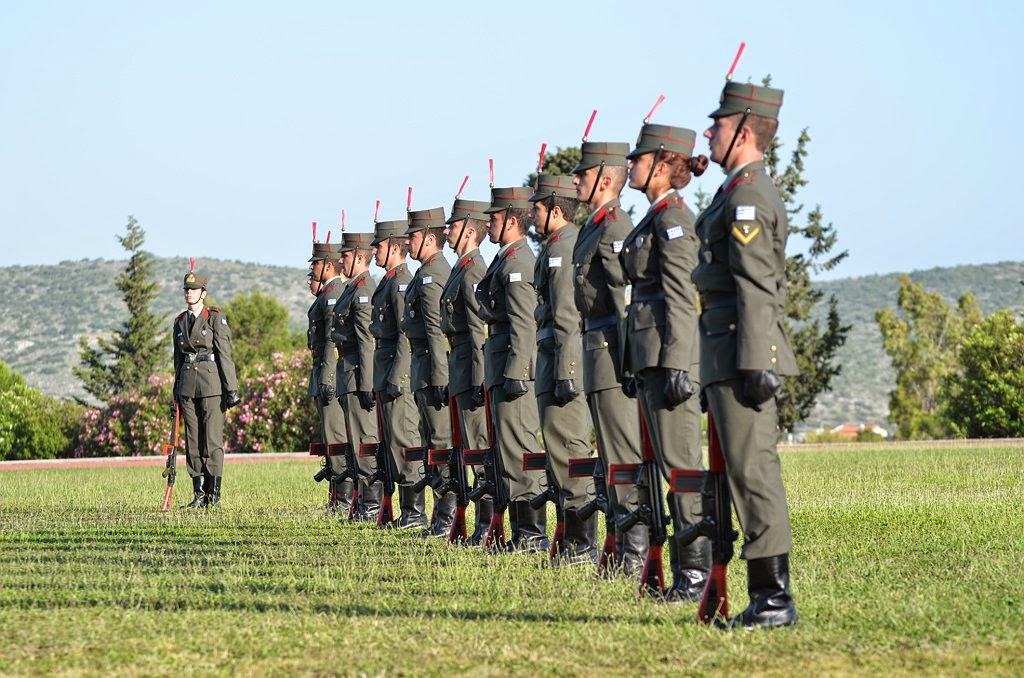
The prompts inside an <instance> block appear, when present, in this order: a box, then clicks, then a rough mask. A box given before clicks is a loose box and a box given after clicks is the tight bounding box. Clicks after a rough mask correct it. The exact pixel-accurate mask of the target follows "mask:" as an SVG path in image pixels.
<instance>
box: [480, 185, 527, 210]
mask: <svg viewBox="0 0 1024 678" xmlns="http://www.w3.org/2000/svg"><path fill="white" fill-rule="evenodd" d="M532 192H533V191H532V190H531V189H530V187H529V186H509V187H508V188H492V189H491V205H490V207H488V208H487V209H485V210H484V214H493V213H494V212H504V211H505V210H507V209H508V208H510V207H513V208H516V209H523V210H528V209H530V194H531V193H532Z"/></svg>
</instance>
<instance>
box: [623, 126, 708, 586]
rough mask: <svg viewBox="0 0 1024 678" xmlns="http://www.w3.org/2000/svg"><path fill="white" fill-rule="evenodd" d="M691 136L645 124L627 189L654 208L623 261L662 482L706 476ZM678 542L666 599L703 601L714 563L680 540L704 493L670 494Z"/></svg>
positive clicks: (634, 358)
mask: <svg viewBox="0 0 1024 678" xmlns="http://www.w3.org/2000/svg"><path fill="white" fill-rule="evenodd" d="M696 136H697V135H696V133H695V132H694V131H693V130H688V129H683V128H680V127H670V126H668V125H653V124H650V123H645V124H644V126H643V129H642V130H641V131H640V137H639V139H637V142H636V148H634V149H633V152H632V153H630V154H629V156H628V158H629V161H630V162H629V187H630V188H632V189H635V190H637V191H640V192H642V193H643V194H644V195H645V196H646V197H647V200H648V202H650V204H651V206H650V208H649V209H648V210H647V214H645V215H644V218H643V219H641V220H640V223H639V224H637V225H636V228H634V229H633V231H632V232H631V233H630V234H629V235H628V236H626V241H625V243H623V246H622V252H621V253H620V258H621V260H622V265H623V267H624V268H625V270H626V275H627V277H628V278H629V281H630V282H631V283H632V285H633V290H632V295H631V300H630V305H629V309H628V313H629V315H628V318H627V321H626V332H625V336H626V344H627V346H626V352H625V358H626V364H625V367H626V370H627V371H629V373H630V374H633V375H635V376H636V380H637V395H638V397H639V398H640V401H641V402H642V403H643V408H642V409H643V416H644V419H645V421H646V424H647V430H648V431H649V433H650V438H651V447H652V448H653V450H654V456H655V458H656V460H657V462H658V464H660V465H661V467H662V472H663V473H664V477H665V478H670V477H671V474H672V470H673V469H681V470H683V469H685V470H696V471H699V470H700V468H701V448H700V442H701V440H700V434H701V430H700V404H699V398H696V397H694V396H695V395H696V394H697V392H698V390H699V389H700V383H699V376H698V370H699V363H700V347H699V343H698V335H697V291H696V289H694V287H693V283H692V282H691V281H690V273H691V272H692V271H693V268H694V266H696V264H697V247H698V243H697V234H696V232H695V231H694V228H693V224H694V221H695V218H694V215H693V212H692V211H690V209H689V208H688V207H687V206H686V204H685V203H684V202H683V197H682V196H681V195H680V194H679V189H681V188H683V187H684V186H686V185H687V184H688V183H690V179H691V177H692V175H693V174H697V175H698V176H699V175H700V174H703V172H704V170H705V169H706V168H707V164H708V159H707V158H706V157H704V156H698V157H696V158H694V157H693V145H694V140H695V139H696ZM668 505H669V512H670V514H671V516H672V525H673V530H674V535H673V538H672V539H670V540H669V543H668V546H669V560H670V563H671V570H672V586H671V587H670V588H669V589H668V591H666V592H665V594H666V595H665V599H666V600H668V601H673V602H684V601H690V602H693V601H697V600H699V599H700V597H701V595H702V594H703V592H704V584H705V583H706V582H707V575H708V571H709V569H710V567H711V550H710V544H709V542H708V540H707V539H706V538H704V537H700V538H698V539H697V540H696V541H694V542H693V543H691V544H688V545H687V546H681V545H680V544H679V543H678V542H677V541H676V539H675V535H678V534H679V533H680V532H681V531H682V530H683V529H684V528H685V527H687V526H688V525H692V524H694V523H696V522H699V521H700V512H701V498H700V495H699V494H697V493H686V494H683V493H680V494H671V495H669V502H668Z"/></svg>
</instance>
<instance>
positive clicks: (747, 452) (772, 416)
mask: <svg viewBox="0 0 1024 678" xmlns="http://www.w3.org/2000/svg"><path fill="white" fill-rule="evenodd" d="M704 392H705V393H706V394H707V397H708V409H709V411H710V412H711V414H712V418H713V419H714V422H715V431H716V432H717V433H718V438H719V440H720V441H721V443H722V453H723V455H724V456H725V467H726V471H727V473H728V476H729V490H730V492H732V501H733V504H734V505H735V506H736V515H737V516H738V517H739V520H740V529H742V530H743V552H742V557H743V558H745V559H746V560H752V559H755V558H769V557H771V556H779V555H783V554H786V553H789V552H790V551H791V550H792V548H793V532H792V529H791V528H790V524H789V509H788V507H787V506H786V488H785V487H783V485H782V464H781V462H780V461H779V454H778V451H777V450H776V449H775V444H776V441H777V436H778V409H777V407H776V403H775V400H774V399H773V400H769V401H768V402H766V403H764V404H762V405H761V406H760V408H761V411H760V412H758V411H756V410H755V409H754V408H753V407H750V406H749V405H747V404H744V399H743V380H742V379H729V380H728V381H721V382H716V383H714V384H710V385H708V386H707V387H705V389H704Z"/></svg>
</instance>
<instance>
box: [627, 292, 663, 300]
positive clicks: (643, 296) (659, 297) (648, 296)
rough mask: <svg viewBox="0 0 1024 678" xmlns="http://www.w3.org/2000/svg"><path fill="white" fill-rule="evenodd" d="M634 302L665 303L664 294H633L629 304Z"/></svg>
mask: <svg viewBox="0 0 1024 678" xmlns="http://www.w3.org/2000/svg"><path fill="white" fill-rule="evenodd" d="M634 301H665V293H664V292H652V293H651V294H634V295H633V296H632V298H631V299H630V302H634Z"/></svg>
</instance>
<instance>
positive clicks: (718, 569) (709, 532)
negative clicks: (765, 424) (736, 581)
mask: <svg viewBox="0 0 1024 678" xmlns="http://www.w3.org/2000/svg"><path fill="white" fill-rule="evenodd" d="M694 478H699V479H700V480H701V481H702V482H701V484H700V489H699V491H700V494H701V513H702V514H703V518H702V519H701V521H700V522H699V523H696V524H695V525H690V526H689V527H687V528H686V529H685V530H683V531H682V532H680V533H679V536H677V537H676V541H677V542H678V543H679V545H680V546H686V545H687V544H690V543H692V542H693V540H694V539H696V538H697V537H707V538H708V539H710V540H711V574H710V575H708V583H707V585H706V586H705V587H704V595H703V596H702V597H701V600H700V606H699V607H698V608H697V620H698V621H701V622H703V623H705V624H710V623H711V622H713V621H715V619H716V618H718V617H719V616H721V618H722V619H728V618H729V596H728V593H727V591H726V571H727V570H728V569H729V561H730V560H732V556H733V548H732V545H733V542H735V541H736V539H737V538H739V536H740V535H739V533H738V532H737V531H736V530H734V529H732V497H731V495H730V494H729V478H728V476H727V475H726V473H725V455H724V454H723V453H722V443H721V441H720V440H719V439H718V433H717V431H716V430H715V423H714V418H713V417H712V416H711V412H710V411H709V412H708V471H707V473H703V472H700V471H679V472H678V473H677V472H676V470H673V472H672V479H671V482H670V485H671V487H672V490H673V491H675V492H693V491H696V490H694V489H693V479H694Z"/></svg>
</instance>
